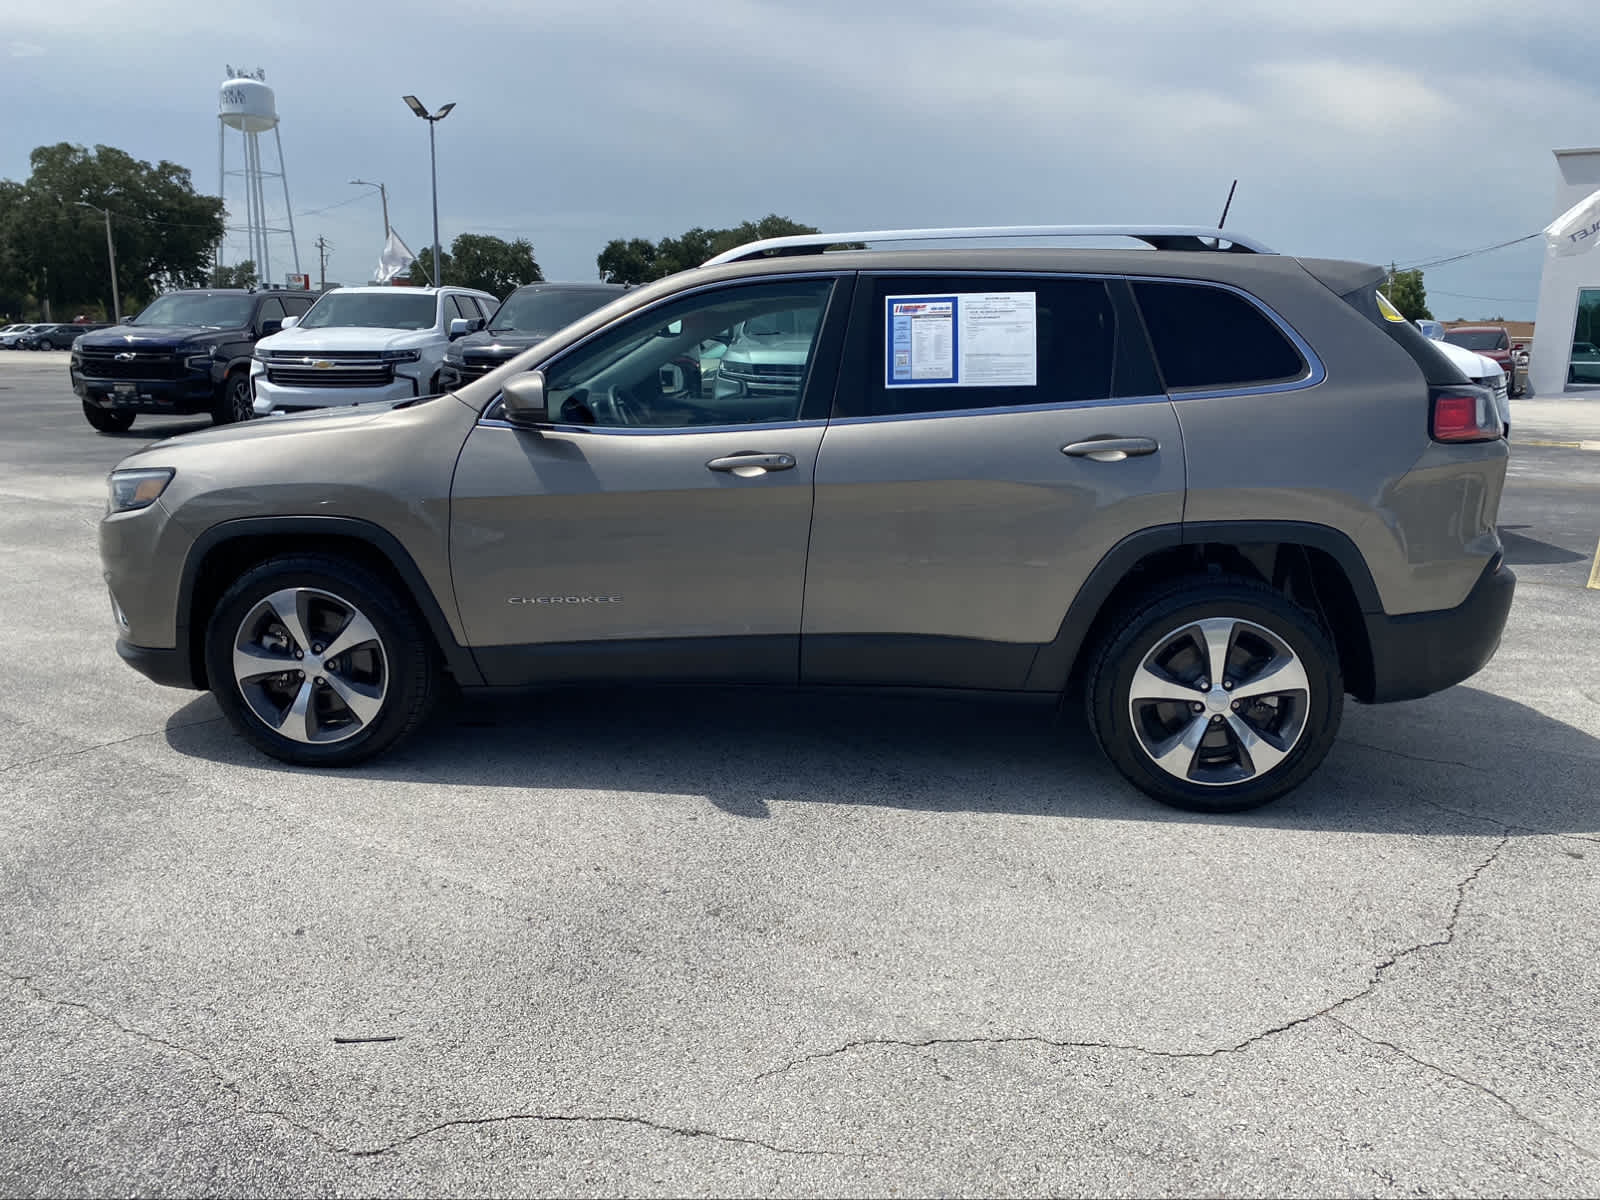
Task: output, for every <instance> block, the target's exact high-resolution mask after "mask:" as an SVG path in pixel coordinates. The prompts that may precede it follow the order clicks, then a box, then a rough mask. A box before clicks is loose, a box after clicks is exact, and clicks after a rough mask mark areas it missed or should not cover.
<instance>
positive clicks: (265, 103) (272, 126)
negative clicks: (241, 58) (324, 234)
mask: <svg viewBox="0 0 1600 1200" xmlns="http://www.w3.org/2000/svg"><path fill="white" fill-rule="evenodd" d="M266 79H267V73H266V72H265V71H262V70H259V69H257V70H255V71H243V70H236V69H234V68H233V67H231V66H230V67H229V68H228V79H227V81H226V82H225V83H224V84H223V85H222V89H221V92H220V93H219V95H218V99H217V163H218V168H219V170H220V172H221V183H220V186H219V188H218V193H219V194H220V195H221V196H222V201H223V204H224V206H226V205H227V201H228V190H227V189H228V180H229V179H230V178H233V179H238V180H241V181H242V183H241V184H240V185H238V186H236V187H235V189H234V191H235V193H237V192H238V190H239V187H242V188H243V190H244V214H245V222H244V223H245V234H246V238H247V240H248V242H249V245H250V251H249V255H248V257H249V258H250V259H251V260H252V261H253V262H254V263H255V264H256V275H257V276H258V277H259V278H260V280H261V282H262V283H264V284H265V283H271V282H272V249H271V246H270V244H269V243H270V239H271V235H273V234H284V233H287V234H288V235H289V248H290V250H291V251H292V252H293V255H294V270H295V274H297V275H298V274H299V273H300V245H299V243H298V242H296V241H295V236H294V210H293V209H292V208H291V207H290V205H289V176H288V175H287V174H286V173H285V172H284V167H283V135H282V134H281V133H279V131H278V105H277V99H276V97H274V96H273V94H272V89H271V88H269V87H268V86H267V83H266ZM230 129H233V130H237V131H238V133H239V134H240V143H241V146H242V149H243V155H242V157H243V164H244V165H243V166H241V167H238V168H237V169H235V170H232V171H230V170H229V169H228V130H230ZM269 130H270V131H271V133H272V142H273V147H274V149H275V150H276V151H277V165H276V169H275V170H273V169H269V166H270V164H263V162H262V158H261V135H262V134H263V133H266V132H268V131H269ZM269 179H277V180H279V181H280V182H281V183H282V184H283V215H282V216H281V217H278V216H269V215H268V212H267V187H266V181H267V180H269ZM280 220H281V221H282V222H283V223H282V224H274V223H273V222H275V221H280ZM217 265H218V266H219V267H220V266H221V265H222V249H221V247H220V246H219V247H218V248H217Z"/></svg>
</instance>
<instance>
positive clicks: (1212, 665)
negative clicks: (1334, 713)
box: [1128, 617, 1311, 787]
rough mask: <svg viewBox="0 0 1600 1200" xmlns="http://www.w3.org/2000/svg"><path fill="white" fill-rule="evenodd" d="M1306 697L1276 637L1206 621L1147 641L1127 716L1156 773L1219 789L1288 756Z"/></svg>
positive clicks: (1290, 656) (1290, 654)
mask: <svg viewBox="0 0 1600 1200" xmlns="http://www.w3.org/2000/svg"><path fill="white" fill-rule="evenodd" d="M1310 698H1311V685H1310V682H1309V680H1308V678H1307V676H1306V670H1305V666H1304V664H1302V663H1301V661H1300V658H1299V656H1297V655H1296V654H1295V652H1294V651H1293V650H1292V649H1290V647H1289V645H1288V643H1286V642H1285V641H1284V640H1283V639H1282V638H1281V637H1279V636H1278V635H1276V634H1274V633H1273V632H1272V631H1270V630H1268V629H1266V628H1264V627H1263V626H1261V625H1257V624H1256V623H1254V622H1252V621H1244V620H1237V619H1234V618H1231V617H1207V618H1205V619H1203V620H1199V621H1192V622H1190V623H1188V624H1186V625H1181V626H1179V627H1178V628H1176V629H1173V630H1170V631H1169V632H1168V633H1166V634H1164V635H1163V636H1162V637H1160V638H1158V639H1157V640H1156V643H1155V645H1154V647H1153V648H1152V649H1151V650H1150V652H1149V653H1148V654H1146V655H1145V656H1144V658H1143V660H1142V661H1141V662H1140V664H1139V666H1138V668H1137V669H1136V670H1135V671H1134V673H1133V679H1132V682H1131V683H1130V685H1129V690H1128V715H1129V717H1130V719H1131V721H1132V723H1133V729H1134V732H1135V735H1136V736H1137V738H1138V742H1139V746H1140V748H1141V749H1142V750H1143V751H1144V753H1145V754H1146V755H1147V756H1148V757H1149V758H1150V760H1151V761H1152V762H1154V763H1155V764H1156V766H1158V767H1160V768H1161V770H1162V771H1164V772H1166V773H1167V774H1168V775H1171V776H1172V777H1174V778H1175V779H1179V780H1182V781H1184V782H1186V783H1190V784H1200V785H1204V786H1210V787H1226V786H1229V785H1234V784H1239V783H1243V782H1246V781H1248V780H1252V779H1256V778H1258V777H1260V776H1262V775H1265V774H1266V773H1267V772H1269V771H1271V770H1272V769H1273V768H1274V767H1276V766H1278V765H1279V764H1280V763H1282V762H1283V760H1284V759H1286V758H1287V757H1288V756H1289V755H1290V753H1291V752H1292V751H1293V750H1294V748H1295V746H1296V745H1298V744H1299V742H1300V739H1301V736H1302V735H1303V734H1304V733H1305V730H1306V724H1307V717H1308V714H1309V710H1310Z"/></svg>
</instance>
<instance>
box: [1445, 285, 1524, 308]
mask: <svg viewBox="0 0 1600 1200" xmlns="http://www.w3.org/2000/svg"><path fill="white" fill-rule="evenodd" d="M1428 295H1430V296H1449V297H1450V298H1451V299H1452V300H1491V301H1493V302H1495V303H1496V304H1527V303H1528V297H1526V296H1469V295H1467V293H1465V292H1441V291H1440V290H1439V289H1438V288H1429V289H1428Z"/></svg>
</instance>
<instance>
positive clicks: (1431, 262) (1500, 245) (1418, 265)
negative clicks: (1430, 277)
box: [1399, 229, 1544, 271]
mask: <svg viewBox="0 0 1600 1200" xmlns="http://www.w3.org/2000/svg"><path fill="white" fill-rule="evenodd" d="M1543 232H1544V231H1543V230H1542V229H1541V230H1539V231H1538V233H1528V234H1524V235H1523V236H1522V237H1517V238H1512V239H1511V240H1510V241H1508V242H1496V243H1495V244H1494V245H1492V246H1480V247H1479V248H1478V249H1476V250H1467V251H1465V252H1463V253H1461V254H1449V255H1446V256H1445V257H1443V258H1433V259H1422V260H1421V261H1418V262H1411V263H1406V264H1405V265H1404V266H1402V267H1400V268H1399V269H1400V270H1402V271H1420V270H1424V269H1425V268H1428V267H1442V266H1445V265H1446V264H1448V263H1455V262H1460V261H1461V260H1462V259H1466V258H1476V257H1477V256H1478V255H1480V254H1489V253H1491V252H1493V251H1495V250H1504V249H1505V248H1506V247H1507V246H1516V245H1519V244H1520V243H1522V242H1531V241H1532V240H1533V239H1534V238H1536V237H1538V236H1539V235H1540V234H1542V233H1543Z"/></svg>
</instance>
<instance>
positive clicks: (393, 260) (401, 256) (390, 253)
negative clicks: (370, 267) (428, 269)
mask: <svg viewBox="0 0 1600 1200" xmlns="http://www.w3.org/2000/svg"><path fill="white" fill-rule="evenodd" d="M416 258H417V256H416V255H415V254H413V253H411V247H409V246H407V245H406V244H405V243H404V242H403V241H401V240H400V235H399V234H398V233H396V232H395V231H394V230H392V229H391V230H389V240H388V241H387V242H385V243H384V244H383V254H382V255H380V256H379V258H378V272H377V275H376V278H377V280H378V282H379V283H388V282H389V280H391V279H393V278H394V277H395V276H396V275H398V274H400V272H401V271H404V270H405V269H406V268H407V267H409V266H410V265H411V264H412V263H413V262H415V261H416Z"/></svg>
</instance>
